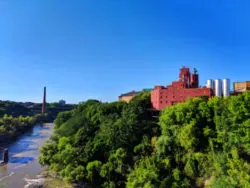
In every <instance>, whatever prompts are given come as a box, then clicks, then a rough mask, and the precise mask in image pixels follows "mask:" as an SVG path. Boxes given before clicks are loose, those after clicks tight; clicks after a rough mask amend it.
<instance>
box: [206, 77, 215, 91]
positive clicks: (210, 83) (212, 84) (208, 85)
mask: <svg viewBox="0 0 250 188" xmlns="http://www.w3.org/2000/svg"><path fill="white" fill-rule="evenodd" d="M207 88H211V89H212V90H214V80H212V79H209V80H207Z"/></svg>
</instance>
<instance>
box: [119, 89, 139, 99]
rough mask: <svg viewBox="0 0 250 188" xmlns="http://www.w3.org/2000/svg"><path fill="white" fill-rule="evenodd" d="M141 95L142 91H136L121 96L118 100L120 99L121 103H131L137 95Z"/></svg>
mask: <svg viewBox="0 0 250 188" xmlns="http://www.w3.org/2000/svg"><path fill="white" fill-rule="evenodd" d="M139 93H140V91H134V90H133V91H131V92H128V93H124V94H121V95H120V96H119V97H118V98H119V101H126V102H129V101H130V100H131V99H133V98H134V96H135V95H137V94H139Z"/></svg>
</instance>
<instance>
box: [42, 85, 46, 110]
mask: <svg viewBox="0 0 250 188" xmlns="http://www.w3.org/2000/svg"><path fill="white" fill-rule="evenodd" d="M45 110H46V87H44V89H43V105H42V113H43V114H44V113H45Z"/></svg>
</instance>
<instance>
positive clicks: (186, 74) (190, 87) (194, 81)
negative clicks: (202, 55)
mask: <svg viewBox="0 0 250 188" xmlns="http://www.w3.org/2000/svg"><path fill="white" fill-rule="evenodd" d="M198 96H207V97H211V96H213V91H212V89H210V88H207V87H202V88H199V75H198V74H197V71H196V69H194V71H193V73H190V71H189V68H186V67H183V68H181V69H180V74H179V81H174V82H172V84H171V85H168V86H166V87H163V86H155V88H154V89H153V90H152V91H151V103H152V106H153V108H154V109H156V110H162V109H163V108H165V107H167V106H171V105H173V104H176V103H179V102H184V101H186V100H187V99H188V98H194V97H198Z"/></svg>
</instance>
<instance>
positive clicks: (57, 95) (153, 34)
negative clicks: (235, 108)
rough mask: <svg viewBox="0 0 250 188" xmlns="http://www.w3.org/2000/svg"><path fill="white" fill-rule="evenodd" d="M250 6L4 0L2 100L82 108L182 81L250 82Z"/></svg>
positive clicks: (223, 1) (167, 0)
mask: <svg viewBox="0 0 250 188" xmlns="http://www.w3.org/2000/svg"><path fill="white" fill-rule="evenodd" d="M249 9H250V4H249V2H248V1H247V0H245V1H241V0H238V1H235V0H234V1H233V0H210V1H203V0H192V1H186V0H183V1H181V0H176V1H174V0H162V1H158V0H67V1H66V0H53V1H51V0H25V1H20V0H1V1H0V68H1V69H0V70H1V72H0V99H1V100H15V101H34V102H40V101H42V90H43V86H45V85H46V86H47V91H48V92H47V97H48V98H47V99H48V101H49V102H52V101H58V100H59V99H65V100H66V101H67V102H69V103H77V102H79V101H84V100H86V99H89V98H96V99H100V100H103V101H114V100H117V96H118V95H120V94H121V93H125V92H128V91H131V90H133V89H135V90H141V89H142V88H150V87H154V85H167V84H170V83H171V81H172V80H177V78H178V74H179V68H180V67H181V66H183V65H186V66H190V67H196V68H197V69H198V71H199V74H200V85H205V82H206V80H207V79H209V78H213V79H216V78H224V77H227V78H230V79H231V82H233V81H245V80H250V74H249V72H250V24H249V19H250V11H249Z"/></svg>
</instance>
